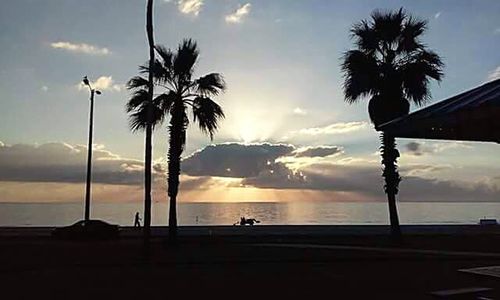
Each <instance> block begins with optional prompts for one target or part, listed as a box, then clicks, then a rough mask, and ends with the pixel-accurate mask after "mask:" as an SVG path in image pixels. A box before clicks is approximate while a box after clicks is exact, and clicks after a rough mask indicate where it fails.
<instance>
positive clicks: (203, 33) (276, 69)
mask: <svg viewBox="0 0 500 300" xmlns="http://www.w3.org/2000/svg"><path fill="white" fill-rule="evenodd" d="M144 2H145V1H138V0H128V1H123V0H105V1H103V0H88V1H77V0H67V1H56V0H47V1H28V0H19V1H4V2H2V3H1V4H0V7H1V8H0V42H1V45H2V47H0V104H1V109H0V201H3V202H5V201H9V202H33V201H43V202H46V201H50V202H54V201H80V200H81V199H82V196H83V185H82V182H83V181H84V179H85V152H86V146H84V145H85V144H86V137H87V118H88V91H86V90H85V89H83V88H82V86H81V85H79V81H80V80H81V78H82V76H83V75H88V76H89V78H90V79H91V80H92V81H93V82H94V84H95V85H96V86H97V87H98V88H100V89H101V90H102V91H103V94H102V95H101V96H99V97H98V99H97V100H96V101H97V102H96V114H95V168H94V174H95V176H94V181H95V185H94V195H95V199H96V201H141V183H142V158H143V140H144V137H143V135H142V134H140V133H137V134H132V133H130V132H129V130H128V125H127V116H126V114H125V112H124V103H125V102H126V100H127V97H128V92H127V91H126V90H125V89H124V83H125V82H126V81H127V79H128V78H130V77H132V76H134V75H135V74H137V66H138V65H139V64H142V63H144V62H145V61H146V59H147V55H148V49H147V43H146V35H145V32H144V14H145V11H144V10H145V7H144V6H145V5H144ZM399 7H404V8H406V9H407V10H408V11H409V12H410V13H412V14H414V15H415V16H419V17H421V18H425V19H427V20H428V21H429V30H428V32H427V34H426V36H425V37H424V39H425V42H426V44H427V45H428V46H429V47H430V48H432V49H433V50H435V51H436V52H438V53H439V54H440V55H441V56H442V57H443V59H444V62H445V64H446V68H445V78H444V80H443V82H442V83H441V84H440V85H437V84H433V86H432V94H433V100H432V101H433V102H436V101H439V100H442V99H445V98H447V97H449V96H452V95H454V94H456V93H459V92H461V91H464V90H466V89H469V88H472V87H475V86H478V85H480V84H482V83H484V82H487V81H489V80H492V79H494V78H499V77H500V55H499V54H498V49H499V48H500V21H499V18H498V16H499V15H500V2H498V1H495V0H484V1H474V2H472V1H458V0H454V1H452V0H448V1H445V0H441V1H371V0H370V1H368V0H367V1H333V0H331V1H330V0H308V1H306V0H303V1H300V0H294V1H290V0H273V1H268V0H250V1H237V0H181V1H179V0H170V1H165V0H156V1H155V38H156V41H157V43H159V44H163V45H165V46H167V47H176V45H177V44H178V43H179V41H181V40H182V39H183V38H187V37H190V38H194V39H195V40H197V42H198V44H199V46H200V48H201V58H200V61H199V62H198V66H197V73H198V74H199V75H203V74H205V73H208V72H220V73H223V74H224V76H225V78H226V81H227V83H228V90H227V92H226V93H225V94H224V95H222V96H220V97H219V98H218V99H217V100H218V102H219V103H220V104H221V105H222V107H223V108H224V110H225V113H226V115H227V118H226V120H225V121H224V122H223V123H222V126H221V128H220V131H219V133H218V134H217V135H216V137H215V139H214V141H213V142H210V140H209V139H208V137H206V136H204V135H202V134H201V133H200V132H198V131H197V129H196V127H193V128H192V129H190V130H189V136H188V144H187V149H186V151H185V153H184V161H183V170H184V172H183V174H182V185H181V196H180V199H181V201H303V200H306V201H379V200H383V199H384V194H383V192H382V189H381V187H382V184H383V183H382V180H381V177H380V158H379V157H378V154H377V150H378V146H379V145H378V136H377V133H376V132H375V131H374V130H373V129H372V126H371V124H370V123H369V119H368V115H367V102H366V101H364V102H361V103H359V104H357V105H351V106H349V105H347V104H346V103H344V101H343V96H342V89H341V84H342V74H341V73H340V67H339V62H340V56H341V54H342V53H343V52H344V51H346V50H348V49H349V48H351V47H352V41H351V40H350V39H349V28H350V27H351V25H352V24H353V23H355V22H357V21H359V20H361V19H363V18H367V17H368V16H369V14H370V12H371V11H372V10H373V9H377V8H379V9H391V8H399ZM413 109H415V108H413ZM166 140H167V135H166V130H165V129H164V128H160V129H158V131H157V132H156V135H155V147H154V151H155V168H154V171H155V200H156V201H165V200H166V197H165V192H164V189H165V183H164V182H165V174H164V173H165V172H164V170H165V158H164V157H165V153H166V149H167V145H166ZM398 143H399V147H400V150H401V153H402V158H401V159H400V167H401V173H402V175H403V176H404V179H403V182H402V183H401V193H400V199H401V201H496V200H498V199H500V159H499V158H498V157H499V156H498V151H499V148H498V145H494V144H481V143H458V142H435V141H422V140H404V139H402V140H399V141H398Z"/></svg>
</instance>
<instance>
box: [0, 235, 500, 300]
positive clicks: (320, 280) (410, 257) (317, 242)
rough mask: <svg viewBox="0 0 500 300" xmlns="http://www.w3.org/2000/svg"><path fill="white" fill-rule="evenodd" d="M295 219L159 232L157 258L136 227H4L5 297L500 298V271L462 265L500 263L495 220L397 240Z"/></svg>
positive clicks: (0, 238)
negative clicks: (95, 235)
mask: <svg viewBox="0 0 500 300" xmlns="http://www.w3.org/2000/svg"><path fill="white" fill-rule="evenodd" d="M287 228H288V229H286V230H285V231H284V232H286V234H282V235H280V234H279V230H278V231H276V228H271V227H270V228H268V229H266V228H265V227H264V226H263V227H261V228H259V229H256V230H255V229H248V228H245V229H241V230H240V229H227V228H226V229H224V228H223V229H224V230H229V231H231V230H233V233H234V232H236V233H238V234H217V232H219V231H218V230H219V229H220V228H217V227H206V228H199V229H197V230H198V234H195V233H196V230H194V231H193V230H192V229H184V230H183V232H184V234H183V235H182V236H181V240H180V243H179V245H178V246H176V247H173V246H166V244H165V242H164V240H163V238H161V237H159V236H156V237H154V238H153V240H152V246H151V249H150V255H149V258H148V257H145V256H144V255H143V254H144V253H143V248H142V242H141V240H140V239H139V238H138V235H137V232H136V231H134V230H133V229H130V228H128V229H125V231H124V232H123V236H124V237H123V238H121V239H119V240H115V241H94V242H90V241H57V240H53V239H51V238H50V237H49V236H48V235H47V233H48V232H49V230H48V229H47V228H45V229H44V228H39V229H25V230H24V231H23V230H22V229H15V228H10V229H9V228H3V229H0V299H169V298H173V297H174V296H175V297H176V298H181V297H182V298H183V299H193V298H197V299H200V298H208V299H250V298H251V299H287V298H291V299H300V298H302V299H326V298H328V299H434V298H432V297H431V296H430V294H429V293H430V292H431V291H437V290H445V289H456V288H464V287H490V288H494V291H492V292H489V293H485V294H484V295H485V296H488V297H489V298H490V299H500V278H495V277H487V276H481V275H472V274H467V273H463V272H458V269H463V268H473V267H483V266H494V265H500V235H499V234H498V232H497V230H496V229H495V230H477V229H475V228H472V229H470V230H467V229H466V228H462V229H460V230H458V229H457V228H458V227H457V228H455V229H453V230H451V231H449V230H439V229H435V230H437V232H436V231H435V230H434V231H432V230H431V231H430V232H423V231H425V230H423V231H420V232H419V231H418V230H417V231H413V232H410V233H407V235H406V237H405V240H404V242H403V243H402V244H398V243H394V242H391V240H390V239H388V238H387V236H386V235H384V234H382V232H381V233H376V232H373V231H370V230H373V229H366V230H365V231H364V232H365V234H363V230H361V231H356V232H358V233H357V234H348V232H349V230H347V231H342V230H340V231H335V230H334V229H332V228H333V227H330V230H328V228H326V227H317V230H316V231H315V229H314V227H298V230H295V231H294V230H292V229H290V228H291V227H287ZM301 228H302V229H301ZM304 228H305V229H304ZM370 228H372V227H370ZM351 229H352V228H351ZM155 230H156V232H157V234H161V233H162V230H161V229H155ZM190 230H191V231H190ZM209 230H210V233H208V231H209ZM242 230H243V231H242ZM266 230H267V231H268V232H270V233H272V234H268V235H265V234H264V233H265V232H266ZM304 230H305V231H306V233H307V234H304ZM30 232H31V233H30ZM256 232H257V234H255V233H256ZM315 232H316V234H314V233H315ZM318 232H319V233H321V234H319V233H318ZM181 233H182V231H181ZM467 299H478V298H467Z"/></svg>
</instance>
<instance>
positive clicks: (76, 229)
mask: <svg viewBox="0 0 500 300" xmlns="http://www.w3.org/2000/svg"><path fill="white" fill-rule="evenodd" d="M118 235H119V226H118V225H112V224H109V223H106V222H104V221H102V220H88V221H85V220H81V221H78V222H76V223H75V224H73V225H69V226H65V227H57V228H55V229H54V230H53V231H52V236H53V237H56V238H64V239H109V238H117V237H118Z"/></svg>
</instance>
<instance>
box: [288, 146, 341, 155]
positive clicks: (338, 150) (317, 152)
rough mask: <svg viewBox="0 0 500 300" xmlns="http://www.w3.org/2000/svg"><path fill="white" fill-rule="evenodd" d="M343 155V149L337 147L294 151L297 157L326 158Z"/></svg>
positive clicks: (305, 148)
mask: <svg viewBox="0 0 500 300" xmlns="http://www.w3.org/2000/svg"><path fill="white" fill-rule="evenodd" d="M341 153H343V150H342V148H341V147H337V146H318V147H303V148H299V149H297V150H294V151H293V154H295V157H326V156H331V155H335V154H341Z"/></svg>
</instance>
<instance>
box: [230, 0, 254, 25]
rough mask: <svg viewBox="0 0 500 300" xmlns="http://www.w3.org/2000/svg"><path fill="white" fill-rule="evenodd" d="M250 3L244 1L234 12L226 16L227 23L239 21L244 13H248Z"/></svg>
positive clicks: (250, 6) (243, 16)
mask: <svg viewBox="0 0 500 300" xmlns="http://www.w3.org/2000/svg"><path fill="white" fill-rule="evenodd" d="M251 8H252V4H250V3H246V4H244V5H242V6H240V7H239V8H238V9H237V10H236V11H235V12H233V13H232V14H229V15H227V16H226V18H225V19H226V22H227V23H241V22H242V21H243V19H244V18H245V16H246V15H248V14H249V13H250V9H251Z"/></svg>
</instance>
